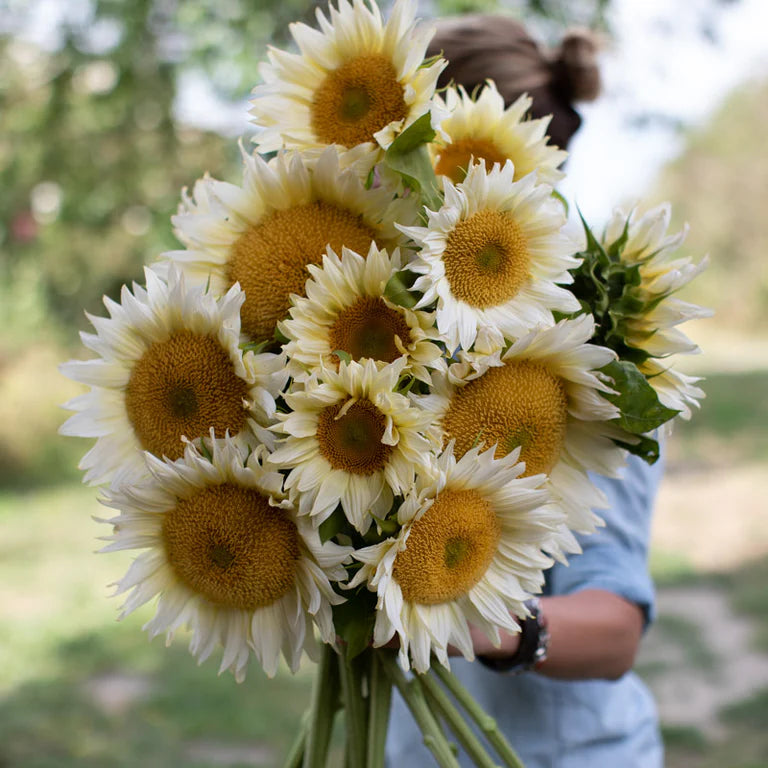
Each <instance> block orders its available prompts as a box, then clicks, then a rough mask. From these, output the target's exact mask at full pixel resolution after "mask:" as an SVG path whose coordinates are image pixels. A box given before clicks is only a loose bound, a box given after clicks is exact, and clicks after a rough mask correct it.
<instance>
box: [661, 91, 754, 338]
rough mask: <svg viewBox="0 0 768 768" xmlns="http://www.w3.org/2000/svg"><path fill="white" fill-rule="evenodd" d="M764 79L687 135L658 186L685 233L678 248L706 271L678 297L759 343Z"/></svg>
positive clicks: (733, 96)
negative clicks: (702, 262) (702, 261)
mask: <svg viewBox="0 0 768 768" xmlns="http://www.w3.org/2000/svg"><path fill="white" fill-rule="evenodd" d="M767 121H768V82H766V81H762V82H753V83H748V84H747V85H745V86H743V87H742V88H740V89H738V90H736V91H735V92H734V93H732V94H731V95H730V96H729V97H728V99H726V101H725V102H724V103H723V105H722V107H721V108H720V109H719V110H718V112H717V113H716V114H715V115H714V117H713V118H712V120H711V121H709V122H708V123H707V125H705V126H703V127H701V128H699V129H697V130H695V131H692V132H691V133H690V135H689V136H688V141H687V146H686V149H685V151H684V152H683V153H682V154H681V155H680V157H679V158H678V159H677V160H675V161H674V162H673V163H671V164H670V165H669V167H668V168H666V170H665V171H664V173H663V174H662V176H661V178H660V180H659V183H658V194H659V197H661V198H662V199H664V198H666V199H670V200H672V203H673V212H674V216H675V219H676V226H677V228H679V227H682V226H683V223H684V222H687V223H688V224H689V225H690V233H689V236H688V238H687V240H686V242H685V245H684V247H683V249H682V253H683V254H684V255H686V256H689V255H690V256H693V257H695V258H696V259H697V260H698V259H699V258H701V257H702V256H703V255H704V254H709V256H710V266H709V267H708V269H707V270H706V271H705V272H704V273H703V274H702V275H701V276H700V277H698V278H697V279H696V280H694V281H693V282H692V283H691V284H690V285H689V286H688V287H687V288H686V290H685V291H684V292H683V293H682V298H684V299H688V300H689V301H693V302H696V303H698V304H703V305H704V306H708V307H712V308H713V309H714V310H715V312H716V323H717V327H718V329H720V330H721V331H730V332H731V333H736V334H739V335H740V336H744V335H751V336H756V337H758V338H763V339H764V338H765V332H766V329H768V270H766V268H765V254H766V253H767V252H768V229H767V228H766V226H765V210H766V202H767V201H768V192H767V190H768V155H766V153H765V125H766V122H767Z"/></svg>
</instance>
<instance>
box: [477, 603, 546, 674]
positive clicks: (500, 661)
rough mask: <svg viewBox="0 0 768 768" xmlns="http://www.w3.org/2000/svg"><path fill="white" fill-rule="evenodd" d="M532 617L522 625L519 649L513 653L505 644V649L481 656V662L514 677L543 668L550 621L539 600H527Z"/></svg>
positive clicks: (522, 622)
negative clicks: (541, 666)
mask: <svg viewBox="0 0 768 768" xmlns="http://www.w3.org/2000/svg"><path fill="white" fill-rule="evenodd" d="M525 606H526V608H527V609H528V614H529V615H528V616H527V617H525V618H524V619H523V620H522V621H521V623H520V632H519V633H518V635H517V636H516V637H517V644H516V648H515V650H514V652H513V653H509V649H508V648H505V647H504V645H506V644H504V643H503V644H502V647H501V648H498V649H493V651H489V652H487V653H480V654H478V655H477V659H478V661H479V662H480V663H481V664H483V665H484V666H486V667H488V668H490V669H493V670H495V671H497V672H510V673H513V674H516V673H519V672H526V671H528V670H531V669H535V668H536V667H538V666H540V665H541V664H542V663H544V661H545V660H546V658H547V648H548V646H549V631H548V629H547V619H546V617H545V616H544V613H543V611H542V609H541V603H540V602H539V600H538V598H532V599H531V600H526V602H525Z"/></svg>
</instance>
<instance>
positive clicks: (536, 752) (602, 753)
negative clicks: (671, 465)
mask: <svg viewBox="0 0 768 768" xmlns="http://www.w3.org/2000/svg"><path fill="white" fill-rule="evenodd" d="M660 465H661V462H658V463H657V464H656V465H654V466H652V467H649V466H648V465H647V464H645V462H643V461H641V460H639V459H637V458H636V457H634V456H632V457H630V459H629V463H628V466H627V468H626V469H625V470H624V474H623V476H622V478H621V479H619V480H609V479H606V478H604V477H593V480H595V482H596V483H597V485H598V486H599V487H600V488H602V489H603V491H604V492H605V493H606V495H607V496H608V500H609V503H610V508H609V509H607V510H600V514H601V516H602V517H603V519H604V520H605V522H606V525H605V527H604V528H600V529H599V530H598V531H597V533H595V534H593V535H591V536H584V537H581V538H580V543H581V545H582V547H583V549H584V552H583V553H582V554H581V555H574V556H572V557H571V558H570V564H569V565H568V566H563V565H560V564H557V565H555V566H554V567H553V568H552V569H551V570H550V571H549V573H548V577H547V583H546V587H545V590H544V594H549V595H567V594H570V593H573V592H578V591H580V590H582V589H606V590H609V591H611V592H614V593H615V594H617V595H620V596H621V597H624V598H626V599H627V600H631V601H632V602H635V603H637V604H638V605H640V606H641V607H642V608H643V611H644V612H645V615H646V618H647V620H648V621H650V620H651V619H652V618H653V602H654V591H653V584H652V582H651V578H650V576H649V574H648V563H647V560H648V540H649V529H650V521H651V512H652V508H653V501H654V498H655V495H656V490H657V487H658V483H659V479H660V476H661V466H660ZM451 670H452V671H453V672H454V673H455V674H456V676H457V677H458V678H459V679H460V680H461V681H462V683H463V684H464V685H465V686H466V687H467V688H468V689H469V690H470V692H471V693H472V694H473V696H474V697H475V698H476V699H477V701H478V702H479V703H480V704H481V705H482V706H483V708H484V709H485V710H486V712H488V713H489V714H491V715H492V716H493V717H495V718H496V720H497V722H498V723H499V726H500V727H501V728H502V730H503V731H504V733H505V734H506V736H507V738H508V739H509V741H510V743H511V744H512V746H513V747H514V748H515V750H516V751H517V752H518V754H519V755H520V758H521V759H522V761H523V764H524V765H525V768H661V766H662V765H663V750H662V745H661V739H660V736H659V726H658V718H657V715H656V707H655V704H654V702H653V699H652V698H651V695H650V693H649V692H648V690H647V689H646V687H645V686H644V685H643V683H642V682H641V681H640V680H639V678H638V677H637V676H636V675H635V674H634V673H631V672H630V673H629V674H626V675H624V676H623V677H622V678H621V679H620V680H617V681H606V680H576V681H571V680H568V681H565V680H553V679H550V678H547V677H544V676H543V675H539V674H536V673H535V672H526V673H524V674H521V675H509V674H503V673H498V672H494V671H491V670H489V669H486V668H485V667H483V666H482V665H481V664H479V663H477V662H475V663H468V662H466V661H464V660H463V659H461V660H452V661H451ZM387 758H388V765H389V766H391V768H427V767H428V766H431V765H435V761H434V759H433V758H432V755H431V753H430V752H429V751H427V749H426V748H425V747H424V746H423V744H422V741H421V734H420V733H419V731H418V729H417V728H416V727H415V726H414V724H413V721H412V718H411V715H410V713H409V712H408V710H407V709H406V707H405V704H404V703H403V701H402V699H400V698H399V697H395V699H394V701H393V705H392V715H391V721H390V729H389V740H388V743H387ZM459 761H460V763H461V765H462V766H471V765H472V762H471V761H470V760H469V759H468V758H467V757H466V755H464V754H463V753H462V754H460V759H459Z"/></svg>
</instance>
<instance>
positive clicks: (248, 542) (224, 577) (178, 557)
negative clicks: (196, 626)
mask: <svg viewBox="0 0 768 768" xmlns="http://www.w3.org/2000/svg"><path fill="white" fill-rule="evenodd" d="M162 532H163V542H164V544H165V551H166V555H167V557H168V562H169V563H170V564H171V567H172V568H173V570H174V571H175V573H176V575H177V576H178V578H179V579H180V580H181V581H182V582H183V583H184V584H185V585H186V586H187V587H189V589H191V590H192V591H193V592H195V593H196V594H198V595H202V596H203V597H204V598H205V599H206V600H209V601H210V602H211V603H213V604H214V605H218V606H222V607H224V608H233V609H239V610H243V611H255V610H256V609H257V608H263V607H265V606H267V605H271V604H272V603H274V602H275V601H276V600H279V599H280V598H281V597H283V596H284V595H285V594H286V593H287V592H288V591H289V590H290V589H291V587H293V585H294V583H295V580H296V567H297V564H298V561H299V555H300V549H299V534H298V531H297V529H296V525H295V524H294V522H293V521H292V520H290V519H289V518H288V517H287V515H286V514H285V512H284V511H283V510H281V509H276V508H275V507H271V506H270V505H269V502H268V500H267V497H266V496H263V495H262V494H261V493H260V492H259V491H258V490H256V489H255V488H243V487H241V486H236V485H231V484H229V483H225V484H223V485H215V486H209V487H207V488H203V489H202V490H199V491H197V492H196V493H195V494H194V496H191V497H190V498H188V499H181V500H179V502H178V504H177V505H176V507H175V508H174V509H172V510H171V511H170V512H168V513H167V514H166V515H165V517H164V518H163V528H162Z"/></svg>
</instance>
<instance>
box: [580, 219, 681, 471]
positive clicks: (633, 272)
mask: <svg viewBox="0 0 768 768" xmlns="http://www.w3.org/2000/svg"><path fill="white" fill-rule="evenodd" d="M581 221H582V224H583V226H584V234H585V236H586V240H587V244H586V248H585V249H584V251H582V252H581V253H580V254H579V256H580V257H581V259H582V261H581V263H580V265H579V266H578V267H577V268H576V269H574V270H572V271H571V274H572V275H573V278H574V280H573V286H572V291H573V293H574V294H575V295H576V297H577V298H578V299H579V302H580V303H581V307H582V312H586V313H589V314H591V315H592V316H593V317H594V319H595V333H594V336H593V338H592V341H593V342H594V343H595V344H600V345H601V346H604V347H608V348H609V349H612V350H613V351H614V352H616V354H617V355H618V358H619V359H618V360H617V361H614V362H612V363H609V364H608V365H607V366H605V367H604V368H603V373H604V374H606V375H607V376H609V377H610V378H611V379H612V380H613V385H612V386H613V388H614V389H615V390H616V392H617V394H615V395H610V394H605V393H604V394H603V396H604V397H605V398H606V399H607V400H609V401H610V402H612V403H613V404H614V405H615V406H616V407H617V408H618V409H619V411H620V414H619V417H618V419H617V421H616V424H617V426H619V427H620V428H621V429H622V430H624V431H625V432H627V433H628V437H627V439H626V440H619V439H617V440H615V442H616V443H617V444H619V445H621V446H622V447H623V448H626V449H627V450H628V451H629V452H630V453H633V454H635V455H637V456H640V457H641V458H643V459H645V461H647V462H648V463H649V464H653V463H654V462H655V461H656V460H657V459H658V458H659V445H658V442H657V441H656V439H655V438H653V437H652V436H650V434H649V433H651V432H653V430H655V429H657V428H658V427H660V426H661V425H662V424H664V423H665V422H667V421H669V420H670V419H672V418H674V417H675V416H676V415H677V414H678V411H676V410H673V409H671V408H667V407H666V406H664V405H662V403H661V402H660V401H659V398H658V395H657V394H656V391H655V390H654V388H653V387H652V386H651V384H650V383H649V382H648V380H647V379H646V377H645V375H644V374H643V373H641V371H640V369H639V368H638V366H639V365H641V364H642V363H643V362H645V361H646V360H647V359H648V358H649V357H650V355H649V354H648V353H647V352H645V351H644V350H642V349H639V348H638V347H634V346H631V345H630V344H628V343H627V340H626V337H627V335H628V327H629V324H630V323H631V322H632V321H633V320H634V319H636V318H637V317H641V316H642V315H644V314H646V313H647V312H650V311H651V309H652V308H653V307H654V306H655V305H656V304H658V302H659V301H661V300H662V299H663V298H666V296H667V294H663V295H656V296H652V297H650V298H649V297H647V296H646V295H645V292H644V291H643V290H642V286H641V282H642V278H641V274H640V264H638V263H628V262H626V261H624V260H622V258H621V254H622V251H623V249H624V247H625V245H626V243H627V238H628V235H629V220H627V222H626V224H625V226H624V230H623V232H622V233H621V235H620V236H619V237H618V238H617V239H616V240H615V241H614V242H612V243H608V244H603V243H602V242H601V241H600V240H599V239H598V238H596V237H595V235H594V233H593V232H592V230H591V229H590V228H589V226H588V224H587V223H586V221H584V218H583V217H582V219H581ZM649 258H650V257H649ZM630 435H631V436H633V437H630Z"/></svg>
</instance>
